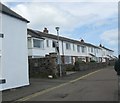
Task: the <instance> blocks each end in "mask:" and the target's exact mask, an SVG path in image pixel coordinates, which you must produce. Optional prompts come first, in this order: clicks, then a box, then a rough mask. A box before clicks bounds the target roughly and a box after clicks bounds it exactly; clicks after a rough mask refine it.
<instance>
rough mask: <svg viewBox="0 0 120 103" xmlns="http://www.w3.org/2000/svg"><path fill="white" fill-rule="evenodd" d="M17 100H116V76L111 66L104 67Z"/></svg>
mask: <svg viewBox="0 0 120 103" xmlns="http://www.w3.org/2000/svg"><path fill="white" fill-rule="evenodd" d="M18 101H118V78H117V75H116V72H115V71H114V69H113V67H109V68H104V69H100V70H97V71H94V72H91V73H89V74H87V75H84V76H82V77H78V78H76V79H74V80H70V81H66V82H64V83H61V84H59V85H56V86H54V87H51V88H48V89H45V90H43V91H40V92H36V93H34V94H32V95H29V96H26V97H24V98H21V99H18Z"/></svg>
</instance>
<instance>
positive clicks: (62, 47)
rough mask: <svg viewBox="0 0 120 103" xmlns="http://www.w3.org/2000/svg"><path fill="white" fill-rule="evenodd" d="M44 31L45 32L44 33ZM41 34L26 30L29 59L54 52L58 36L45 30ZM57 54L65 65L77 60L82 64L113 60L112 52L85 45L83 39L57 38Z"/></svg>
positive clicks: (89, 44) (103, 48) (100, 46)
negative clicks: (58, 53)
mask: <svg viewBox="0 0 120 103" xmlns="http://www.w3.org/2000/svg"><path fill="white" fill-rule="evenodd" d="M45 30H46V31H45ZM45 30H43V32H41V31H37V30H32V29H28V55H29V58H42V57H45V55H46V54H49V53H51V52H56V44H57V42H58V36H57V35H53V34H49V32H48V30H47V28H45ZM59 52H60V55H61V59H62V62H63V63H65V64H71V63H72V64H74V62H75V61H76V60H78V59H80V60H81V61H84V62H90V61H93V60H94V61H96V62H106V61H107V60H111V59H114V55H113V52H114V51H113V50H110V49H108V48H105V47H104V46H102V45H101V44H100V45H99V46H95V45H93V44H91V43H86V42H85V41H84V40H83V39H81V40H80V41H78V40H74V39H69V38H66V37H62V36H59Z"/></svg>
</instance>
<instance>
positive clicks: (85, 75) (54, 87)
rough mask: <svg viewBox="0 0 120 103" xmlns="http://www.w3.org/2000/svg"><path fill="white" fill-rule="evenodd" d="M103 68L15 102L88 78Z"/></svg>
mask: <svg viewBox="0 0 120 103" xmlns="http://www.w3.org/2000/svg"><path fill="white" fill-rule="evenodd" d="M101 70H102V69H100V70H96V71H94V72H91V73H88V74H86V75H84V76H82V77H79V78H77V79H75V80H72V81H69V82H67V83H63V84H60V85H58V86H55V87H52V88H48V89H45V90H43V91H40V92H37V93H34V94H32V95H29V96H26V97H24V98H21V99H18V100H16V101H15V102H18V101H19V102H20V101H21V102H22V101H27V100H29V99H31V98H34V97H37V96H40V95H42V94H44V93H47V92H50V91H52V90H54V89H57V88H60V87H63V86H65V85H68V84H71V83H74V82H76V81H79V80H81V79H83V78H86V77H88V76H90V75H92V74H95V73H97V72H99V71H101ZM15 102H14V103H15Z"/></svg>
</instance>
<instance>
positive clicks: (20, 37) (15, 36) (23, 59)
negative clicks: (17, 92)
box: [0, 14, 29, 90]
mask: <svg viewBox="0 0 120 103" xmlns="http://www.w3.org/2000/svg"><path fill="white" fill-rule="evenodd" d="M2 33H4V38H3V41H2V45H3V47H2V78H4V79H6V83H5V84H0V85H2V88H0V90H5V89H10V88H16V87H20V86H25V85H29V78H28V52H27V23H26V22H23V21H21V20H18V19H15V18H13V17H10V16H7V15H4V14H3V18H2Z"/></svg>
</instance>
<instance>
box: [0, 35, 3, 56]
mask: <svg viewBox="0 0 120 103" xmlns="http://www.w3.org/2000/svg"><path fill="white" fill-rule="evenodd" d="M2 39H3V38H1V37H0V56H1V55H2Z"/></svg>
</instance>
